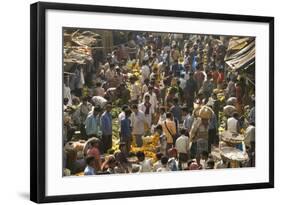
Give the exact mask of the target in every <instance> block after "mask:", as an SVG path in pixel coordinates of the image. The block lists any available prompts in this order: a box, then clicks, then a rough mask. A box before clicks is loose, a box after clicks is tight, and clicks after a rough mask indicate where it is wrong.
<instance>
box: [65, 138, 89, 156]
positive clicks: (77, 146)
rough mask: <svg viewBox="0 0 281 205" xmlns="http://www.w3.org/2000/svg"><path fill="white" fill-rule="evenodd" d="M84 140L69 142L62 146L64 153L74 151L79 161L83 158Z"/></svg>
mask: <svg viewBox="0 0 281 205" xmlns="http://www.w3.org/2000/svg"><path fill="white" fill-rule="evenodd" d="M85 143H86V142H85V140H79V141H69V142H67V143H66V144H65V145H64V151H65V152H69V151H71V150H72V151H74V152H75V153H77V158H78V159H81V158H83V150H84V146H85Z"/></svg>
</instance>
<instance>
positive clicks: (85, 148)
mask: <svg viewBox="0 0 281 205" xmlns="http://www.w3.org/2000/svg"><path fill="white" fill-rule="evenodd" d="M95 142H97V143H100V140H99V139H98V138H96V137H92V138H90V139H88V140H87V141H86V142H85V145H84V148H83V154H84V156H86V154H87V150H88V149H89V148H90V146H91V143H95Z"/></svg>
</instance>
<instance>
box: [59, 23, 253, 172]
mask: <svg viewBox="0 0 281 205" xmlns="http://www.w3.org/2000/svg"><path fill="white" fill-rule="evenodd" d="M62 35H63V48H62V52H63V65H62V72H63V88H62V89H63V96H62V99H61V102H62V115H63V122H62V123H63V134H62V136H61V137H62V141H63V153H62V157H63V170H62V173H63V176H80V177H82V176H86V175H112V174H140V173H148V172H151V173H152V172H155V173H154V174H157V172H177V171H181V172H190V171H198V172H204V170H212V171H216V170H217V169H238V168H239V169H243V168H251V167H255V37H252V36H235V35H234V36H230V35H219V34H194V33H171V32H169V33H168V32H151V31H131V30H110V29H95V28H78V27H77V28H75V27H63V28H62ZM245 171H246V170H245Z"/></svg>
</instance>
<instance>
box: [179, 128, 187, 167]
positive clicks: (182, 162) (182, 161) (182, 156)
mask: <svg viewBox="0 0 281 205" xmlns="http://www.w3.org/2000/svg"><path fill="white" fill-rule="evenodd" d="M186 133H188V132H187V131H186V129H181V130H180V134H181V136H180V137H179V138H178V139H177V140H176V149H177V151H178V157H179V169H180V170H183V169H184V168H186V167H187V160H188V153H189V138H188V136H186Z"/></svg>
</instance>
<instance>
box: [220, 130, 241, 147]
mask: <svg viewBox="0 0 281 205" xmlns="http://www.w3.org/2000/svg"><path fill="white" fill-rule="evenodd" d="M244 138H245V137H244V135H240V134H236V133H231V132H229V131H228V130H226V131H224V132H222V133H221V139H222V141H224V142H225V143H227V144H229V145H232V146H234V145H236V144H241V143H242V142H243V141H244Z"/></svg>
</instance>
